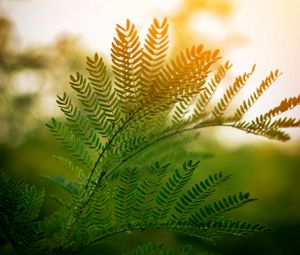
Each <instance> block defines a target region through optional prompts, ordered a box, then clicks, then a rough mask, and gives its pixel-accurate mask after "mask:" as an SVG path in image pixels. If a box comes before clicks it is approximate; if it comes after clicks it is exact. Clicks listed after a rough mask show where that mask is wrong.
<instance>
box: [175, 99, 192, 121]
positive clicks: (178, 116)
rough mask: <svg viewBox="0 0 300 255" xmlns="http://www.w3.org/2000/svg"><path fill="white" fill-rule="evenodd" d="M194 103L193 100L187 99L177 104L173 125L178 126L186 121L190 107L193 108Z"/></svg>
mask: <svg viewBox="0 0 300 255" xmlns="http://www.w3.org/2000/svg"><path fill="white" fill-rule="evenodd" d="M192 102H193V100H192V98H187V99H185V100H182V101H181V102H178V103H176V104H175V109H174V113H173V115H172V123H173V124H174V125H177V124H179V123H181V122H182V121H183V120H184V118H185V117H186V115H187V114H188V112H189V107H190V106H191V104H192Z"/></svg>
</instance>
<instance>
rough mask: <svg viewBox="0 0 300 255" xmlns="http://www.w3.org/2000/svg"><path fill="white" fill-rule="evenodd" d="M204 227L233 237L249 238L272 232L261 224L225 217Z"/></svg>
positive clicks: (207, 223)
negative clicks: (252, 235) (255, 234)
mask: <svg viewBox="0 0 300 255" xmlns="http://www.w3.org/2000/svg"><path fill="white" fill-rule="evenodd" d="M203 227H204V228H206V229H209V230H210V231H213V232H217V233H221V234H227V235H233V236H248V235H250V234H253V233H261V232H265V231H269V230H270V228H268V227H267V226H265V225H262V224H260V223H252V222H249V221H245V220H237V219H226V218H224V217H220V218H219V219H218V220H212V221H208V222H206V223H204V224H203Z"/></svg>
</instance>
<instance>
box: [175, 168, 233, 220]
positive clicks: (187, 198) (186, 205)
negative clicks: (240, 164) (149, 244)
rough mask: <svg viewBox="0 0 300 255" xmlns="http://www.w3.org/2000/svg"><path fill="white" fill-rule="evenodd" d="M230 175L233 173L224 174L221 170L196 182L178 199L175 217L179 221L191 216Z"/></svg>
mask: <svg viewBox="0 0 300 255" xmlns="http://www.w3.org/2000/svg"><path fill="white" fill-rule="evenodd" d="M230 177H231V175H223V173H222V172H220V173H216V174H214V175H210V176H209V177H208V178H206V179H205V180H203V181H201V182H200V183H198V184H195V185H194V186H193V187H192V188H191V189H189V190H188V191H187V192H186V193H184V194H183V195H182V196H181V197H180V198H179V200H177V202H176V205H175V212H174V214H173V218H174V219H175V220H176V221H179V222H180V221H181V220H184V219H187V218H189V217H190V215H191V214H193V212H194V211H195V210H197V209H198V208H199V207H200V205H201V204H203V202H204V201H205V200H206V198H207V197H208V196H210V195H212V194H213V193H214V192H215V191H216V187H218V186H219V185H221V184H222V183H224V182H225V181H227V180H228V179H229V178H230Z"/></svg>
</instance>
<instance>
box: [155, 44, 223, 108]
mask: <svg viewBox="0 0 300 255" xmlns="http://www.w3.org/2000/svg"><path fill="white" fill-rule="evenodd" d="M218 53H219V51H218V50H216V51H213V52H211V51H203V46H202V45H199V46H197V47H196V46H193V47H191V48H187V49H186V50H185V51H184V52H181V53H180V54H179V55H178V56H177V57H176V58H175V60H172V61H171V63H170V64H167V65H166V66H165V67H164V68H163V69H162V70H161V72H160V74H159V76H158V77H157V80H156V81H155V89H156V94H157V95H156V97H158V98H163V97H166V98H167V99H169V100H170V102H172V103H174V102H177V101H181V100H183V99H185V98H187V97H190V96H192V95H195V94H197V93H199V92H200V91H201V90H202V89H203V85H204V83H205V79H206V77H207V75H208V72H209V71H210V67H211V66H212V64H213V63H215V62H216V61H217V60H218V59H219V57H218ZM170 102H169V103H170Z"/></svg>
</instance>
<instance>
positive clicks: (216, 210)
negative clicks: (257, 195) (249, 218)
mask: <svg viewBox="0 0 300 255" xmlns="http://www.w3.org/2000/svg"><path fill="white" fill-rule="evenodd" d="M254 200H255V199H251V198H249V193H243V192H240V193H239V194H236V195H229V196H228V197H223V198H222V199H220V200H218V201H216V202H214V203H212V204H208V205H206V206H204V207H200V208H197V211H196V212H193V213H192V214H191V215H190V217H189V220H190V222H191V223H194V224H198V223H199V222H205V221H206V220H207V219H212V218H214V217H216V216H219V215H221V214H222V213H224V212H226V211H230V210H232V209H235V208H238V207H241V206H243V205H245V204H247V203H249V202H252V201H254Z"/></svg>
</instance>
